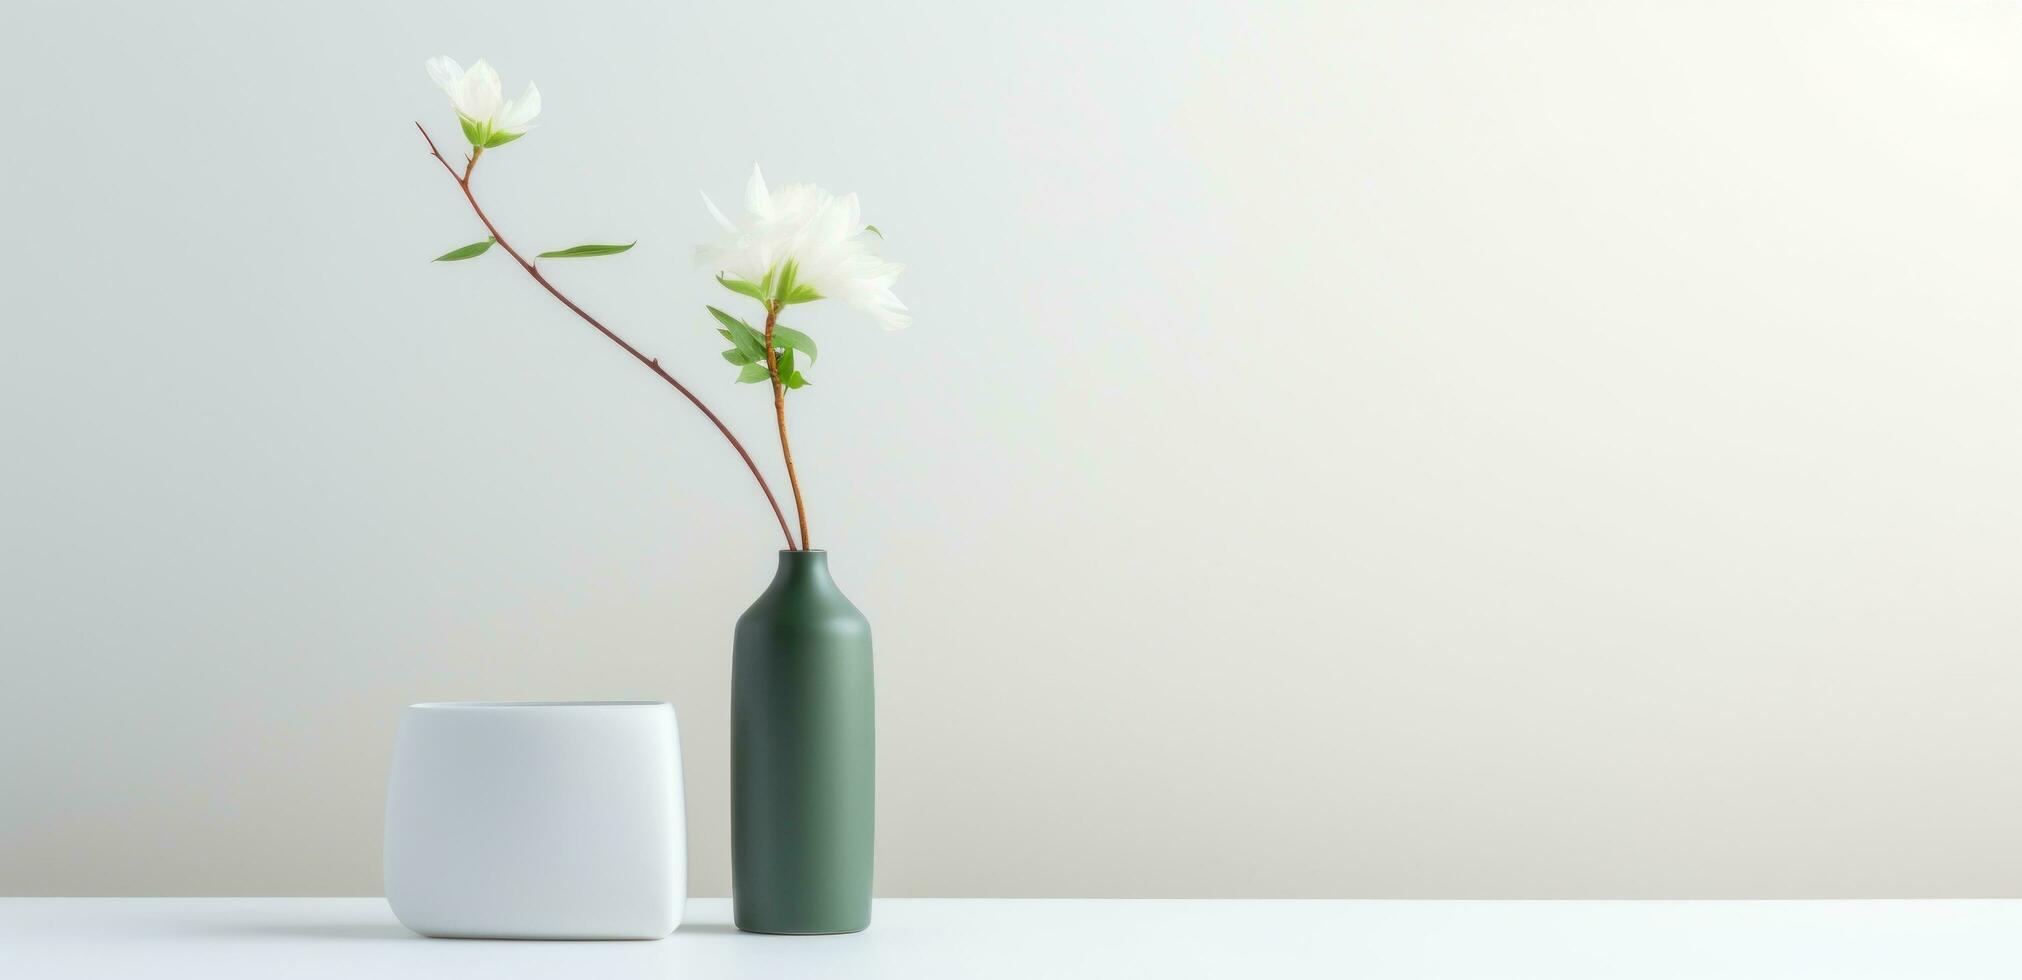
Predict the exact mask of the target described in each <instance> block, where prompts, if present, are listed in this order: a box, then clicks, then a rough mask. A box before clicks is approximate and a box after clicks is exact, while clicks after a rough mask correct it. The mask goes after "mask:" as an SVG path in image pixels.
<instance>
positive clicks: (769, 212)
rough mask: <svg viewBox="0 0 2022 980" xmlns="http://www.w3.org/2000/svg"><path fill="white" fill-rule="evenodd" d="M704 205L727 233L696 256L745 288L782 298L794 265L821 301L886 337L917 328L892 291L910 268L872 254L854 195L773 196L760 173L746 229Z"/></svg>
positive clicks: (792, 192) (816, 191)
mask: <svg viewBox="0 0 2022 980" xmlns="http://www.w3.org/2000/svg"><path fill="white" fill-rule="evenodd" d="M702 203H703V204H705V205H708V207H709V213H710V215H711V216H713V217H714V218H715V219H716V221H717V223H718V224H721V225H722V226H723V231H724V237H723V239H722V240H721V241H719V242H717V243H716V244H713V245H704V246H702V247H701V248H699V249H696V257H697V258H698V259H699V260H700V261H702V262H703V263H706V264H709V265H713V266H715V267H716V268H718V269H720V270H722V271H723V272H726V273H728V274H730V275H731V276H734V277H736V278H737V279H741V280H743V281H744V282H747V283H754V284H764V285H763V287H762V288H764V289H766V290H767V291H768V295H776V292H772V291H773V290H775V289H776V286H777V283H778V280H779V277H780V274H781V272H782V270H783V269H784V267H785V266H786V263H787V262H788V261H789V260H791V261H792V263H793V266H794V270H795V276H794V282H795V283H797V284H799V285H802V286H808V287H812V288H813V289H814V291H815V292H816V293H818V294H820V295H819V298H827V299H839V300H842V301H843V302H844V303H847V304H849V305H850V306H854V307H856V308H857V309H859V310H862V311H863V312H865V313H868V314H870V316H871V318H872V319H874V320H876V321H877V322H878V325H879V326H882V327H884V328H885V329H886V330H898V329H902V328H904V327H905V326H906V325H907V324H910V323H912V322H913V317H912V314H910V313H907V312H906V304H904V303H901V302H899V298H898V297H897V296H894V295H892V284H893V283H895V282H897V281H898V279H899V273H900V272H902V271H904V269H905V266H903V265H900V264H898V263H897V262H887V261H885V260H884V259H882V258H880V257H878V256H877V255H876V254H873V253H872V251H871V242H870V239H869V238H868V237H867V235H868V232H867V231H866V226H865V225H864V222H863V213H862V211H861V209H859V207H858V206H857V196H856V195H855V194H845V195H843V196H841V197H837V196H835V195H833V194H830V193H829V192H827V191H825V190H822V189H821V188H819V187H816V186H814V185H813V184H788V185H786V186H785V187H782V188H780V189H779V190H778V191H776V192H774V191H768V190H766V187H765V175H764V174H761V173H759V170H758V168H757V167H755V166H754V167H752V168H751V182H750V183H748V184H746V185H745V188H744V208H745V210H747V211H749V212H751V217H750V220H749V221H748V222H747V223H746V224H745V225H744V226H742V227H739V226H738V225H737V224H735V223H733V222H732V221H731V220H730V219H729V218H726V217H724V216H723V212H722V211H720V210H718V209H717V207H716V203H715V202H714V201H711V200H710V199H709V195H707V194H704V195H702Z"/></svg>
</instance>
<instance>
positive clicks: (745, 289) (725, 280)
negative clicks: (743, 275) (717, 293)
mask: <svg viewBox="0 0 2022 980" xmlns="http://www.w3.org/2000/svg"><path fill="white" fill-rule="evenodd" d="M716 281H717V282H720V283H722V284H723V288H725V289H728V290H730V291H731V292H733V293H738V294H740V295H744V296H749V297H751V298H752V299H755V300H757V301H759V302H761V303H763V302H765V290H763V289H760V288H759V286H758V284H757V283H755V282H745V281H744V280H742V279H732V278H730V277H729V276H725V275H718V276H717V277H716Z"/></svg>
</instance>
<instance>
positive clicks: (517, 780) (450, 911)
mask: <svg viewBox="0 0 2022 980" xmlns="http://www.w3.org/2000/svg"><path fill="white" fill-rule="evenodd" d="M682 807H683V802H682V792H681V743H680V733H679V730H678V728H677V726H676V722H675V718H674V706H673V705H671V704H668V703H667V702H665V701H447V702H440V703H435V704H417V705H413V706H412V707H409V708H408V709H407V713H406V714H405V715H404V716H403V717H402V718H401V722H400V735H399V739H398V741H397V742H396V744H395V746H394V750H393V773H392V776H391V778H390V780H389V782H388V785H387V790H386V867H385V871H386V900H387V902H388V903H389V904H391V905H392V906H393V914H394V915H396V916H398V917H399V918H400V921H401V923H402V924H404V925H406V926H407V927H408V928H409V929H412V930H414V931H415V932H418V933H421V934H422V935H425V936H445V937H449V936H454V937H463V938H506V939H661V938H664V937H665V936H666V935H667V934H668V933H671V932H673V931H674V929H675V928H676V927H678V926H679V925H680V924H681V913H682V909H683V906H684V905H685V904H686V901H687V897H688V896H687V891H688V867H687V865H688V852H687V829H686V822H685V819H684V813H683V809H682Z"/></svg>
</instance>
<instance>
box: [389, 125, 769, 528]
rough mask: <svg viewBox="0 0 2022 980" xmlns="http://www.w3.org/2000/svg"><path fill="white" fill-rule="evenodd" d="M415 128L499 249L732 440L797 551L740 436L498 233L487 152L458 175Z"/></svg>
mask: <svg viewBox="0 0 2022 980" xmlns="http://www.w3.org/2000/svg"><path fill="white" fill-rule="evenodd" d="M414 128H415V129H419V130H421V138H422V139H424V140H427V141H428V152H429V155H431V156H433V157H435V160H436V162H437V163H440V164H442V169H444V170H446V171H448V172H449V176H450V178H451V179H453V180H455V181H456V186H457V187H459V188H461V189H462V190H463V198H464V200H466V201H469V202H470V209H471V211H472V213H474V214H476V215H477V220H478V221H479V222H482V223H483V224H484V230H485V231H486V232H488V233H490V235H491V238H492V241H495V242H497V243H498V245H499V247H500V248H502V249H505V252H506V254H507V255H510V256H512V258H513V261H514V262H517V263H519V266H520V268H521V269H523V270H525V271H526V274H527V275H529V276H532V277H533V280H534V281H535V282H537V283H540V284H541V288H542V289H545V290H547V291H548V295H550V296H553V297H554V298H555V299H557V300H560V301H561V304H562V305H563V306H566V307H568V308H569V312H571V313H574V314H575V315H577V316H579V317H581V318H582V319H583V322H584V323H587V324H589V325H590V326H593V327H595V328H597V332H598V333H601V334H603V335H604V336H605V337H607V338H609V339H610V341H611V342H612V343H614V344H617V345H618V346H619V347H620V348H623V349H624V351H625V353H627V354H630V355H632V358H633V360H636V361H638V362H639V363H640V364H643V365H645V366H646V368H647V370H650V371H652V372H653V373H654V374H656V375H659V377H660V380H662V381H665V382H667V383H668V384H670V385H673V386H674V390H675V391H678V392H680V393H681V396H682V397H684V398H686V399H688V401H689V403H690V404H692V405H694V406H695V407H696V409H697V410H699V411H700V412H701V413H702V414H703V415H704V416H706V417H707V418H708V419H709V421H710V423H711V424H713V425H715V426H716V431H718V432H721V433H723V438H725V439H727V440H729V442H730V448H732V449H735V450H737V455H738V456H739V457H741V458H742V459H743V460H744V465H745V466H746V467H747V468H749V469H750V470H751V478H752V479H754V480H757V481H758V489H759V490H761V491H764V493H765V502H766V503H768V504H771V505H772V516H773V517H774V518H777V519H778V521H779V533H781V534H783V535H785V536H786V547H787V550H789V551H791V550H796V549H798V548H799V547H800V546H799V545H797V544H795V543H794V540H793V531H792V530H790V529H788V527H787V524H786V512H785V511H783V510H781V509H780V507H779V500H778V499H777V498H775V497H774V496H773V495H772V487H771V486H770V485H769V484H767V483H766V482H765V474H764V473H761V472H759V470H758V464H757V463H756V462H753V461H752V459H751V454H750V453H748V452H745V450H744V444H743V443H741V442H738V441H737V437H736V436H734V435H732V434H731V433H730V427H729V426H727V425H724V424H723V420H722V419H720V418H717V417H716V413H715V412H712V411H710V410H709V406H707V405H704V404H703V403H702V399H700V398H697V397H695V393H694V392H692V391H689V390H688V386H687V385H684V384H682V383H681V382H679V381H677V380H675V379H674V376H673V375H671V374H668V373H667V371H666V369H665V368H662V367H661V366H660V361H659V359H658V358H653V357H647V356H646V355H645V354H642V353H640V352H639V349H638V348H637V347H633V346H632V345H631V344H630V343H628V342H627V341H626V340H625V338H623V337H620V336H618V334H617V333H616V332H614V331H613V330H612V329H611V328H610V327H607V326H604V325H603V324H602V323H600V322H598V320H597V318H596V317H593V316H591V315H590V314H589V313H587V312H585V311H584V309H583V308H582V307H580V306H577V305H576V303H575V301H574V300H572V299H570V298H568V297H567V296H565V295H563V294H562V291H561V290H559V289H556V288H555V284H554V283H551V282H549V281H548V278H547V277H546V276H544V275H541V270H540V269H538V268H536V267H535V266H534V264H533V263H532V262H529V261H527V259H526V258H525V257H524V256H522V255H520V253H519V250H518V249H515V248H513V247H512V244H511V243H509V242H507V241H506V239H505V236H504V235H501V234H499V232H498V226H497V225H494V224H492V223H491V218H490V217H489V216H487V215H486V214H485V213H484V208H483V207H480V206H479V205H478V203H477V195H475V194H473V193H471V190H470V175H471V172H472V171H473V170H476V169H477V158H478V157H479V156H480V155H482V154H483V153H484V150H483V149H482V148H474V149H472V151H471V154H470V160H469V161H468V162H467V163H465V164H464V169H463V173H462V174H458V173H457V172H456V168H455V167H454V166H451V165H450V162H449V159H448V158H446V157H444V156H443V155H442V151H441V150H439V149H436V146H435V139H434V137H431V136H429V135H428V130H427V129H425V128H423V127H422V125H421V124H420V123H415V124H414ZM781 424H782V425H784V422H783V421H782V423H781ZM781 434H782V435H784V434H785V430H784V429H783V428H782V429H781ZM792 472H793V461H792V459H791V457H789V458H788V460H787V473H788V475H789V476H790V475H791V474H792ZM799 494H800V490H799V488H798V487H795V489H794V496H795V498H796V503H798V497H799ZM806 526H807V525H806V519H805V518H802V522H801V527H802V529H803V530H802V532H801V534H802V537H803V538H804V537H805V536H806V533H807V532H806V530H805V528H806Z"/></svg>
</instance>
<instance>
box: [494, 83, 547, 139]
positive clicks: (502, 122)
mask: <svg viewBox="0 0 2022 980" xmlns="http://www.w3.org/2000/svg"><path fill="white" fill-rule="evenodd" d="M540 114H541V90H540V89H537V88H535V87H534V83H532V82H528V83H527V90H526V91H524V92H521V93H520V97H519V98H517V99H514V100H512V101H511V102H508V103H506V104H505V108H503V109H500V110H499V114H498V128H500V129H502V130H505V131H506V132H508V133H524V132H526V131H527V125H528V124H529V123H532V122H533V121H534V117H535V116H538V115H540Z"/></svg>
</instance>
